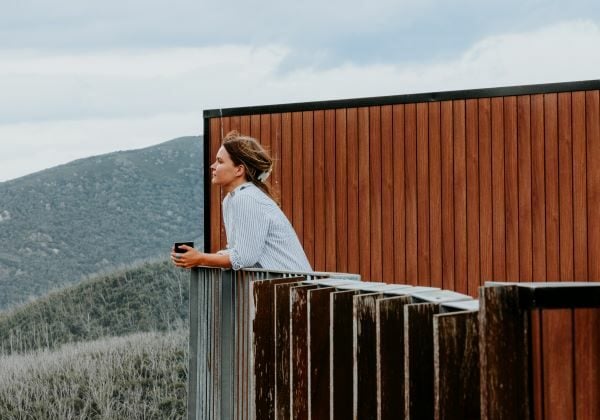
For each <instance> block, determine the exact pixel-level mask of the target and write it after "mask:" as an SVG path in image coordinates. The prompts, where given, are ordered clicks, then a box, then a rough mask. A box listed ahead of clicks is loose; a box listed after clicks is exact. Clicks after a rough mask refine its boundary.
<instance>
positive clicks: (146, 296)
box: [0, 261, 189, 354]
mask: <svg viewBox="0 0 600 420" xmlns="http://www.w3.org/2000/svg"><path fill="white" fill-rule="evenodd" d="M188 297H189V271H187V270H182V269H178V268H175V267H174V266H173V265H172V264H171V263H170V262H167V261H162V262H154V263H146V264H140V265H138V266H136V267H132V268H129V269H122V270H120V271H117V272H115V273H112V274H108V275H102V276H98V277H95V278H93V279H89V280H87V281H84V282H82V283H80V284H78V285H76V286H72V287H69V288H66V289H64V290H62V291H59V292H54V293H51V294H49V295H48V296H46V297H44V298H40V299H38V300H36V301H34V302H31V303H29V304H26V305H23V306H21V307H18V308H15V309H13V310H11V311H9V312H6V313H4V314H0V353H4V354H12V353H24V352H29V351H32V350H36V349H41V348H46V349H54V348H57V347H58V346H60V345H62V344H64V343H69V342H77V341H88V340H95V339H98V338H100V337H105V336H113V335H126V334H131V333H134V332H140V331H168V330H173V329H176V328H180V327H185V326H186V325H187V315H188Z"/></svg>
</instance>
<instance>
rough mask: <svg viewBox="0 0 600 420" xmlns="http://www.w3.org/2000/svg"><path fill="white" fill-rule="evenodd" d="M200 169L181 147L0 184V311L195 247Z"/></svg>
mask: <svg viewBox="0 0 600 420" xmlns="http://www.w3.org/2000/svg"><path fill="white" fill-rule="evenodd" d="M202 163H203V161H202V142H201V138H200V137H183V138H179V139H175V140H172V141H169V142H166V143H162V144H160V145H158V146H153V147H148V148H145V149H139V150H132V151H125V152H114V153H110V154H106V155H102V156H96V157H90V158H86V159H81V160H77V161H74V162H71V163H69V164H66V165H61V166H58V167H55V168H52V169H48V170H45V171H41V172H37V173H35V174H31V175H28V176H25V177H22V178H18V179H15V180H11V181H7V182H3V183H0V310H2V309H6V308H9V307H12V306H15V305H18V304H22V303H24V302H27V301H30V300H33V299H34V298H35V297H38V296H43V295H45V294H46V293H47V292H48V291H50V290H54V289H57V288H60V287H62V286H65V285H68V284H73V283H77V282H79V281H80V280H81V279H82V278H85V277H86V276H88V275H90V274H94V273H103V272H110V271H112V270H114V269H115V268H118V267H120V266H121V265H123V264H125V265H127V264H131V263H133V262H136V261H141V260H148V259H153V258H165V257H166V256H167V254H168V252H169V250H170V246H171V244H172V242H173V241H176V240H195V241H197V242H201V240H202V214H203V209H202V206H203V195H202V190H203V188H202V166H203V165H202ZM91 309H93V308H91ZM74 334H77V332H74Z"/></svg>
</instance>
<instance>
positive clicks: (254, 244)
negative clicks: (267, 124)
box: [171, 131, 312, 272]
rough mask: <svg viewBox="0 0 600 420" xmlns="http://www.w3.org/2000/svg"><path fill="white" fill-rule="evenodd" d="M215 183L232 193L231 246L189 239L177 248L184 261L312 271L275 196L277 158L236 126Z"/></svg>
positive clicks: (176, 257) (220, 155) (226, 216)
mask: <svg viewBox="0 0 600 420" xmlns="http://www.w3.org/2000/svg"><path fill="white" fill-rule="evenodd" d="M210 168H211V170H212V184H213V185H219V186H220V187H221V188H222V189H223V191H224V192H225V193H226V196H225V198H224V199H223V222H224V224H225V233H226V235H227V249H225V250H223V251H219V252H217V253H216V254H209V253H203V252H200V251H198V250H196V249H194V248H191V247H188V246H187V245H183V246H182V248H183V249H186V252H185V253H183V254H177V253H175V252H172V253H171V259H172V261H173V263H174V264H175V265H176V266H178V267H183V268H191V267H196V266H211V267H222V268H233V269H234V270H239V269H242V268H251V267H253V268H264V269H271V270H289V271H296V272H310V271H312V268H311V266H310V263H309V262H308V259H307V258H306V254H305V253H304V250H303V249H302V245H301V244H300V241H299V240H298V237H297V236H296V232H295V231H294V228H293V227H292V225H291V224H290V222H289V220H288V219H287V218H286V217H285V215H284V214H283V212H282V211H281V209H280V208H279V206H278V205H277V204H276V203H275V201H274V200H273V197H272V195H271V192H270V190H269V187H268V186H267V184H265V181H266V179H267V177H268V176H269V175H270V173H271V170H272V168H273V160H272V159H271V157H270V156H269V155H268V154H267V152H266V151H265V150H264V149H263V148H262V146H261V145H260V144H259V143H258V142H257V141H256V140H255V139H253V138H252V137H247V136H242V135H240V134H239V133H238V132H236V131H232V132H230V133H229V134H227V135H226V136H225V138H224V139H223V145H222V146H221V148H219V151H218V152H217V157H216V161H215V162H214V163H213V164H212V165H211V167H210Z"/></svg>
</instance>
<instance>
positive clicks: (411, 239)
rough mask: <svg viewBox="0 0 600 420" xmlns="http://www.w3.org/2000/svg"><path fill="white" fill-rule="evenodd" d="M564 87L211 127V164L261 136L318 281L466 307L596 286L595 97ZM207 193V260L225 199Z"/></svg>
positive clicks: (598, 111)
mask: <svg viewBox="0 0 600 420" xmlns="http://www.w3.org/2000/svg"><path fill="white" fill-rule="evenodd" d="M570 86H571V85H569V84H565V87H564V89H563V90H562V91H561V90H560V89H559V88H553V89H550V91H548V92H545V91H544V89H543V88H541V87H540V88H536V87H532V88H531V89H530V92H527V91H526V90H523V91H519V92H516V93H515V92H509V93H511V94H507V95H495V94H493V93H494V92H495V91H493V90H491V93H492V94H490V95H489V96H485V95H484V94H483V93H482V94H479V95H474V96H472V97H469V96H468V95H466V94H465V95H464V96H463V97H460V96H461V95H457V98H445V99H443V100H441V99H440V100H438V99H436V98H435V97H434V98H433V99H429V100H422V101H419V100H410V99H411V98H410V97H399V98H398V101H397V103H393V102H391V100H389V101H388V100H386V101H385V102H384V101H383V100H382V103H378V102H377V101H376V99H377V98H374V99H373V98H372V99H373V102H372V103H369V101H367V100H365V101H358V100H357V101H356V104H353V103H352V102H351V101H350V102H348V103H347V104H345V106H339V105H340V104H337V103H336V104H335V106H332V107H330V108H328V107H327V106H324V107H322V108H319V107H318V106H316V105H315V106H308V105H307V104H299V105H298V108H297V109H294V108H293V107H287V108H286V107H282V108H281V109H277V108H276V107H274V108H273V110H272V111H273V112H264V110H263V111H261V112H257V113H254V114H253V113H252V110H245V109H243V108H242V109H240V110H241V111H240V115H227V116H213V117H210V118H206V123H207V124H208V126H207V127H208V129H207V130H206V131H205V132H206V133H207V135H208V136H209V138H208V139H206V141H207V142H208V145H207V147H208V152H207V153H208V156H206V158H205V159H206V165H207V166H208V164H209V163H211V162H212V161H213V160H214V155H215V154H216V152H217V150H218V147H219V146H220V141H221V137H222V135H223V134H224V133H226V132H227V131H229V130H231V129H237V130H239V131H240V132H242V133H243V134H249V135H253V136H256V137H257V138H258V139H259V140H260V141H261V142H262V143H263V144H264V145H265V147H267V149H268V150H270V152H271V154H272V155H273V157H274V158H275V168H274V171H273V174H272V177H271V179H270V181H269V182H270V185H271V186H272V187H273V189H274V190H276V191H277V197H278V199H279V201H280V203H281V207H282V209H283V211H284V212H285V213H286V215H287V216H288V217H289V219H290V221H291V222H292V224H293V225H294V228H295V229H296V232H297V233H298V236H299V238H300V240H301V242H302V244H303V246H304V249H305V250H306V253H307V255H308V257H309V259H310V261H311V263H312V265H313V268H314V269H315V270H316V271H339V272H352V273H359V274H360V275H361V276H362V278H363V279H365V280H373V281H385V282H388V283H401V284H411V285H423V286H435V287H443V288H445V289H451V290H455V291H458V292H461V293H467V294H470V295H472V296H476V294H477V288H478V287H479V286H481V285H482V284H483V283H484V282H486V281H572V280H576V281H600V263H598V261H600V217H599V216H600V213H599V209H600V165H599V164H598V162H600V91H599V89H600V84H599V83H595V84H592V87H593V88H591V89H585V90H571V89H570ZM441 96H443V95H440V97H441ZM416 99H418V98H416ZM325 104H326V103H325ZM309 105H310V104H309ZM303 107H304V108H303ZM242 111H243V112H242ZM232 113H234V112H233V111H232ZM248 114H251V115H248ZM206 173H207V176H208V175H209V173H210V172H209V171H208V170H207V171H206ZM207 187H208V190H207V193H208V194H210V208H209V209H207V212H208V216H207V220H210V229H209V232H210V233H209V237H208V238H207V243H208V244H209V247H208V248H209V249H210V250H211V251H215V250H218V249H221V248H224V247H225V246H226V238H225V234H224V231H223V229H222V221H221V213H220V201H221V200H222V198H223V197H222V195H221V194H220V192H219V190H218V189H215V188H213V187H212V186H211V185H210V184H207Z"/></svg>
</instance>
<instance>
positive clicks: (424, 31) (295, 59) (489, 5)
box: [0, 0, 600, 182]
mask: <svg viewBox="0 0 600 420" xmlns="http://www.w3.org/2000/svg"><path fill="white" fill-rule="evenodd" d="M0 10H2V13H1V14H0V182H3V181H7V180H10V179H14V178H17V177H20V176H23V175H26V174H29V173H33V172H36V171H39V170H42V169H45V168H48V167H52V166H56V165H59V164H63V163H67V162H69V161H72V160H74V159H78V158H82V157H88V156H93V155H98V154H103V153H108V152H113V151H117V150H129V149H137V148H142V147H147V146H151V145H154V144H158V143H162V142H164V141H168V140H170V139H173V138H176V137H181V136H188V135H200V134H202V132H203V127H202V113H203V111H204V110H206V109H218V108H229V107H239V106H252V105H268V104H282V103H291V102H306V101H316V100H331V99H349V98H359V97H371V96H382V95H401V94H407V93H423V92H437V91H446V90H460V89H472V88H489V87H497V86H513V85H525V84H536V83H550V82H569V81H578V80H592V79H600V47H599V46H600V2H598V1H597V0H571V1H569V2H565V1H554V0H552V1H551V0H519V1H516V0H503V1H491V0H490V1H482V0H455V1H449V0H370V1H366V0H361V1H357V0H344V1H340V0H329V1H323V0H319V1H316V0H303V1H302V2H298V1H296V2H286V1H281V0H279V1H276V0H255V1H252V2H240V1H238V2H233V1H231V0H219V1H214V0H213V1H210V2H207V1H205V0H170V1H168V2H167V1H164V0H162V1H158V0H103V1H102V2H91V1H82V0H54V1H52V2H49V1H47V0H0Z"/></svg>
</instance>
